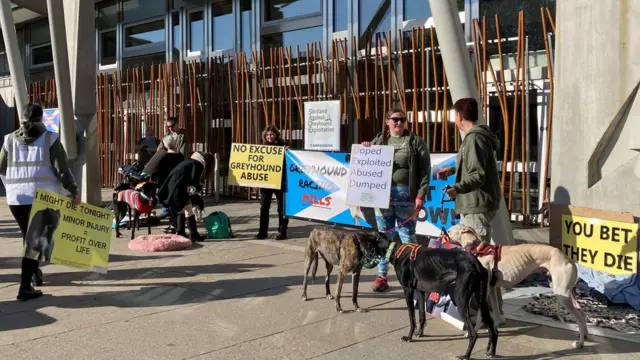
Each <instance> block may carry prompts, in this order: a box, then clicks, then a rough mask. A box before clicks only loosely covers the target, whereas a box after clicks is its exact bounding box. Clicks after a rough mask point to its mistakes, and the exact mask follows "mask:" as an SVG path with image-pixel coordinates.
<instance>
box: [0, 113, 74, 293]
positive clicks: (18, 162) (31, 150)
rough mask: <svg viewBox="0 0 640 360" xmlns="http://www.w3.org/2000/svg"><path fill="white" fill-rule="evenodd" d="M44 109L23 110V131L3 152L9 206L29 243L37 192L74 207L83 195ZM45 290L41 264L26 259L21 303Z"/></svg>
mask: <svg viewBox="0 0 640 360" xmlns="http://www.w3.org/2000/svg"><path fill="white" fill-rule="evenodd" d="M42 115H43V110H42V107H41V106H40V105H37V104H27V105H25V107H24V108H23V109H22V118H23V120H22V122H21V124H20V128H19V129H18V130H16V131H14V132H13V133H11V134H8V135H6V136H5V137H4V144H3V145H2V150H1V151H0V176H1V177H2V182H3V183H4V186H5V189H6V192H7V204H8V205H9V210H10V211H11V214H12V215H13V217H14V218H15V219H16V222H17V223H18V227H20V233H21V234H22V240H23V242H24V241H25V234H26V233H27V226H28V224H29V215H30V213H31V207H32V205H33V198H34V196H35V193H36V189H42V190H46V191H50V192H53V193H56V194H59V195H62V196H65V195H68V196H70V197H71V198H72V201H71V202H72V203H73V204H78V203H80V192H79V190H78V185H77V184H76V181H75V179H74V177H73V173H72V172H71V170H70V168H69V164H68V161H67V152H66V151H65V150H64V147H63V146H62V143H61V142H60V138H59V135H58V134H57V133H54V132H51V131H48V130H47V128H46V127H45V125H44V124H43V123H42ZM34 278H35V281H34V282H35V284H36V285H37V286H42V283H43V280H42V272H41V271H40V269H39V264H38V260H35V259H29V258H26V257H23V258H22V273H21V280H20V288H19V289H18V300H30V299H35V298H37V297H40V296H42V291H40V290H35V289H34V287H33V284H32V279H34Z"/></svg>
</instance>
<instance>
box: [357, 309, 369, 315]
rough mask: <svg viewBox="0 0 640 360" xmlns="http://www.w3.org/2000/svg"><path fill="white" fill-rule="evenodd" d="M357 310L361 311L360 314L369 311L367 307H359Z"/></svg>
mask: <svg viewBox="0 0 640 360" xmlns="http://www.w3.org/2000/svg"><path fill="white" fill-rule="evenodd" d="M356 312H359V313H360V314H364V313H366V312H367V309H365V308H357V309H356Z"/></svg>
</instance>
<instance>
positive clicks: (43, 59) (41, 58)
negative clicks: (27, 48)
mask: <svg viewBox="0 0 640 360" xmlns="http://www.w3.org/2000/svg"><path fill="white" fill-rule="evenodd" d="M31 64H32V65H33V66H37V65H48V64H53V50H52V49H51V44H47V45H42V46H36V47H32V48H31Z"/></svg>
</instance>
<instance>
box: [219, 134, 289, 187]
mask: <svg viewBox="0 0 640 360" xmlns="http://www.w3.org/2000/svg"><path fill="white" fill-rule="evenodd" d="M283 163H284V147H282V146H270V145H249V144H236V143H233V144H231V155H230V157H229V185H237V186H245V187H258V188H267V189H276V190H280V187H281V186H282V173H283V171H282V166H283Z"/></svg>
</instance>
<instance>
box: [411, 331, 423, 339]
mask: <svg viewBox="0 0 640 360" xmlns="http://www.w3.org/2000/svg"><path fill="white" fill-rule="evenodd" d="M413 336H414V337H416V338H421V337H424V334H423V333H422V331H418V332H416V334H415V335H413Z"/></svg>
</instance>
